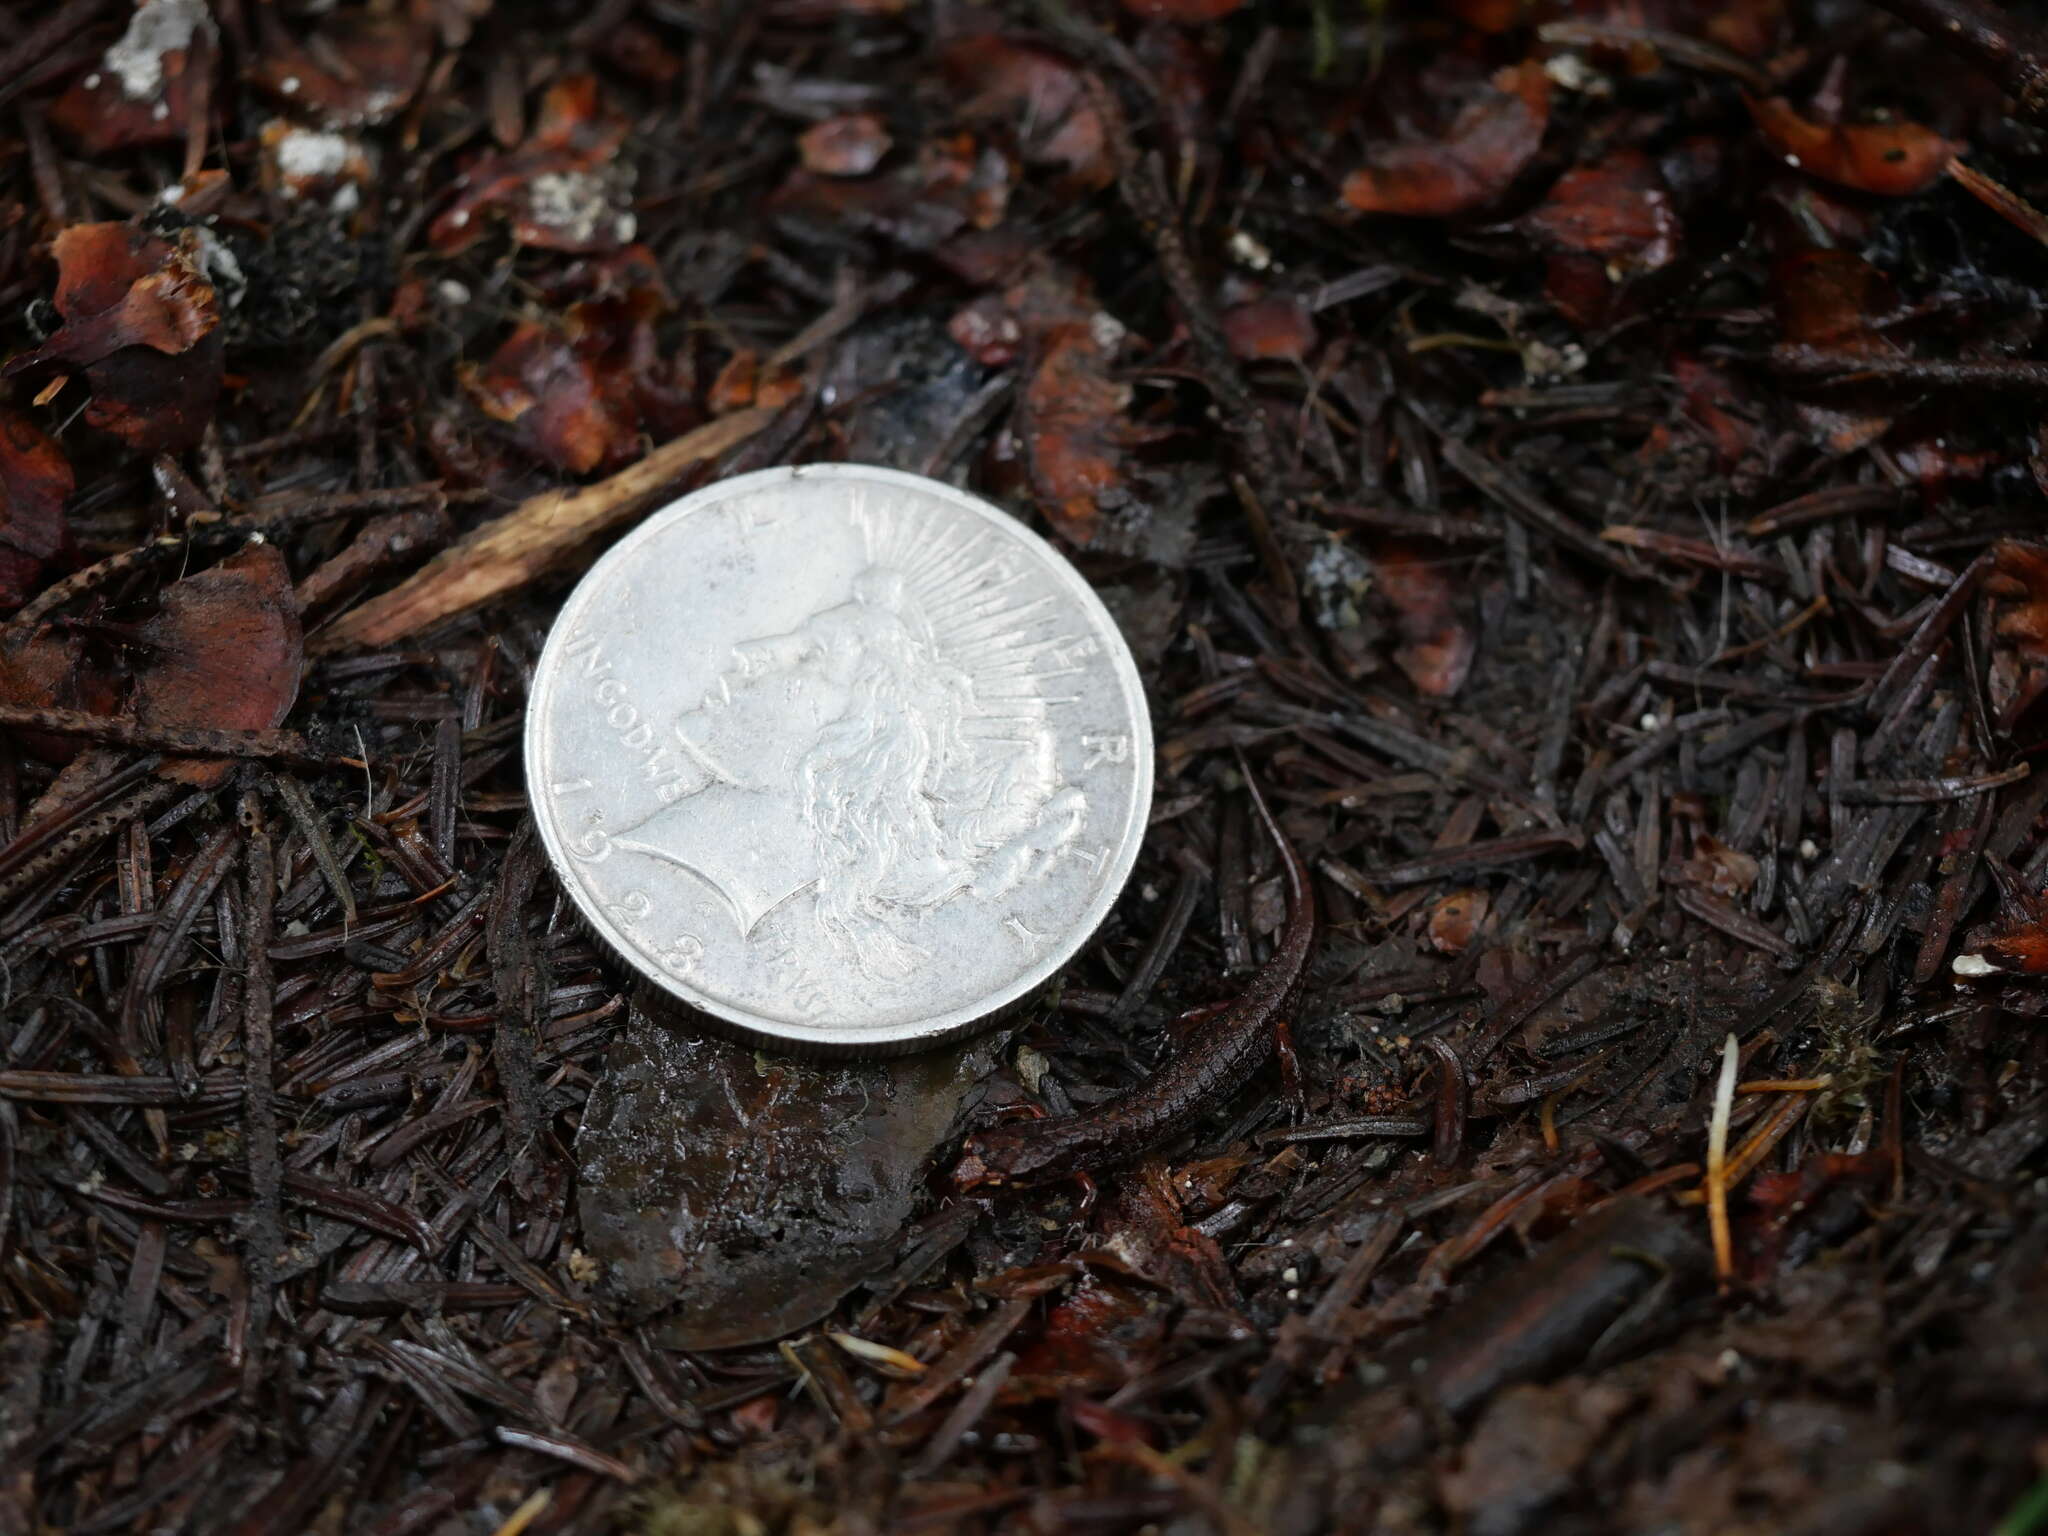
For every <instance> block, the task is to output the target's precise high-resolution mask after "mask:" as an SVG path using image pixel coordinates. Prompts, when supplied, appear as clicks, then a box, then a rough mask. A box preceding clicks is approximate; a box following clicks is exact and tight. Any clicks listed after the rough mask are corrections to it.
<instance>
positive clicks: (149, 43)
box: [102, 0, 214, 101]
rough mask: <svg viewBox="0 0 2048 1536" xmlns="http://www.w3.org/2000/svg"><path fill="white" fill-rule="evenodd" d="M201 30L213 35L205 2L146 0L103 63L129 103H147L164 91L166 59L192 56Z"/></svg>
mask: <svg viewBox="0 0 2048 1536" xmlns="http://www.w3.org/2000/svg"><path fill="white" fill-rule="evenodd" d="M202 28H203V29H204V30H205V32H206V34H207V36H209V37H211V36H212V35H213V30H214V29H213V17H212V16H210V15H209V14H208V13H207V9H206V5H205V0H144V3H143V4H142V5H141V6H140V7H138V8H137V10H136V12H135V14H134V15H133V16H131V17H130V18H129V19H128V30H127V31H126V32H123V33H122V34H121V40H120V41H119V42H117V43H115V44H114V46H113V47H111V48H109V49H108V50H107V52H106V56H105V58H104V59H103V60H102V63H104V64H105V66H106V68H107V69H108V71H110V72H111V73H112V74H113V76H114V78H115V79H117V80H119V81H120V82H121V93H122V94H123V95H124V96H126V97H127V98H128V99H129V100H130V101H148V100H149V99H150V98H152V97H154V96H156V95H157V94H158V93H159V92H161V91H162V90H163V87H164V55H165V54H167V53H180V52H189V51H190V50H191V47H192V39H193V38H194V37H195V36H196V35H197V34H198V33H199V32H200V30H201V29H202Z"/></svg>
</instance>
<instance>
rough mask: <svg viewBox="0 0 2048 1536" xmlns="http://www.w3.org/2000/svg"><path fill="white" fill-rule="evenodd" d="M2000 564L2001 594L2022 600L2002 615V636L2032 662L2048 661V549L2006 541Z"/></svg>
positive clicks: (1999, 586) (1999, 554) (1999, 623)
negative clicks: (2013, 643)
mask: <svg viewBox="0 0 2048 1536" xmlns="http://www.w3.org/2000/svg"><path fill="white" fill-rule="evenodd" d="M1997 560H1998V584H1997V590H1998V591H1999V592H2000V593H2001V594H2002V595H2004V596H2008V597H2016V598H2018V599H2019V601H2018V602H2017V603H2015V604H2014V605H2013V606H2012V607H2010V608H2008V609H2006V611H2005V612H2004V613H2002V614H2000V615H1999V618H1998V632H1999V634H2001V635H2003V636H2004V637H2005V638H2006V639H2008V640H2012V641H2015V642H2016V643H2017V644H2018V646H2019V649H2020V652H2021V654H2023V655H2025V656H2027V657H2029V658H2031V659H2032V660H2035V661H2042V660H2048V549H2044V548H2043V547H2041V546H2040V545H2038V544H2021V543H2019V542H2017V541H2015V540H2012V539H2006V540H2003V541H2001V542H2000V544H1999V545H1998V548H1997Z"/></svg>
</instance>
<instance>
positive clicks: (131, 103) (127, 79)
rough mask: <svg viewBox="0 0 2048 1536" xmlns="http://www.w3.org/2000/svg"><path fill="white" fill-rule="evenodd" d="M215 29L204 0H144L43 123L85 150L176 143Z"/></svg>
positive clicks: (200, 84)
mask: <svg viewBox="0 0 2048 1536" xmlns="http://www.w3.org/2000/svg"><path fill="white" fill-rule="evenodd" d="M215 31H216V29H215V27H214V22H213V18H212V16H210V15H209V14H208V13H207V9H206V5H205V3H204V0H143V4H141V5H139V6H137V7H136V8H135V10H134V12H133V13H132V14H131V15H130V16H129V18H128V27H127V30H126V31H124V32H123V33H122V34H121V36H120V37H119V39H117V40H116V41H115V42H114V44H113V45H112V46H111V47H109V48H108V49H107V51H106V53H105V54H103V55H102V56H101V58H100V63H99V67H98V68H97V69H94V70H90V71H88V72H87V73H86V74H84V75H82V76H80V77H79V78H78V79H77V80H75V81H73V82H72V84H71V86H70V88H69V89H68V90H66V91H65V92H64V94H63V95H62V96H60V97H58V98H57V101H56V104H55V105H54V106H52V107H51V108H50V121H51V122H52V123H54V124H55V125H56V126H57V127H58V128H60V129H62V130H63V131H64V132H65V133H68V134H69V135H71V137H72V138H74V139H76V140H77V141H78V143H79V146H80V147H81V148H83V149H84V150H85V152H86V153H87V154H89V155H102V154H107V153H110V152H112V151H114V150H118V149H133V148H135V147H137V146H138V145H144V144H175V143H177V142H179V141H181V140H182V139H184V137H185V136H186V134H187V133H189V132H190V131H191V128H192V107H193V99H194V94H195V92H196V91H199V90H203V89H206V88H207V83H208V82H207V78H206V77H207V76H208V75H210V74H211V73H212V70H213V58H214V46H213V45H214V38H215ZM202 104H203V102H202Z"/></svg>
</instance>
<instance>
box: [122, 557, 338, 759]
mask: <svg viewBox="0 0 2048 1536" xmlns="http://www.w3.org/2000/svg"><path fill="white" fill-rule="evenodd" d="M142 638H143V640H144V642H145V644H146V645H147V647H148V649H147V652H146V654H145V656H144V659H143V660H142V661H141V662H139V663H138V664H137V666H136V670H135V692H134V699H133V704H134V711H135V718H136V719H137V720H138V721H140V722H141V723H142V724H144V725H153V726H167V727H179V726H186V727H192V726H197V727H203V728H205V729H208V730H229V731H259V730H269V729H270V728H271V727H273V726H276V725H279V724H281V723H282V722H283V720H284V717H285V716H286V715H287V714H289V713H291V707H292V702H293V700H295V699H296V698H297V697H298V694H299V675H300V672H301V671H302V669H303V667H304V664H305V637H304V636H303V634H302V633H301V632H300V628H299V609H298V604H297V603H296V602H295V601H294V600H293V597H292V580H291V572H290V571H289V570H287V569H286V567H285V563H284V556H283V555H281V554H279V553H278V552H277V547H276V546H275V545H272V544H257V543H252V544H247V545H244V546H243V547H242V548H241V549H239V550H237V551H236V552H235V553H234V554H232V555H230V556H229V557H228V558H227V559H225V560H223V561H222V562H221V563H220V564H219V565H217V566H215V567H214V568H213V569H212V570H210V571H201V572H199V574H197V575H196V576H187V577H186V578H185V579H184V580H183V581H179V582H174V583H173V584H172V585H171V586H170V587H169V588H168V589H167V590H166V591H165V593H164V599H163V606H162V607H161V608H160V609H159V610H158V611H157V613H156V615H155V616H154V617H153V618H151V619H149V620H148V621H147V622H146V623H144V624H143V625H142ZM228 768H229V764H228V763H226V762H224V761H220V760H216V759H204V760H194V761H190V762H182V763H179V764H176V765H175V766H173V767H171V768H167V769H166V770H164V771H165V774H166V776H168V777H172V778H177V779H181V780H183V781H184V782H186V783H189V784H193V785H195V786H198V787H202V788H203V787H205V786H207V785H210V784H217V783H219V782H220V781H221V779H222V778H223V777H225V776H226V774H227V771H228Z"/></svg>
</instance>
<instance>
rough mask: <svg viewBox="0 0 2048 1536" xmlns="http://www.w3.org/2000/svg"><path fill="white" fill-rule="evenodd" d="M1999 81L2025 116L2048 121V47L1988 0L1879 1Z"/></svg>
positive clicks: (2036, 35) (2029, 29)
mask: <svg viewBox="0 0 2048 1536" xmlns="http://www.w3.org/2000/svg"><path fill="white" fill-rule="evenodd" d="M1877 3H1878V4H1879V5H1881V6H1883V7H1884V8H1885V9H1886V10H1888V11H1890V12H1891V13H1892V14H1893V15H1894V16H1896V17H1898V18H1899V19H1900V20H1901V21H1905V22H1910V23H1911V24H1912V25H1914V26H1916V27H1918V28H1919V29H1920V30H1921V31H1922V32H1925V33H1926V34H1927V35H1928V36H1929V37H1932V38H1936V39H1938V40H1939V41H1941V42H1943V43H1946V44H1947V45H1948V46H1949V47H1950V48H1952V49H1954V50H1955V51H1956V52H1957V53H1960V54H1961V55H1962V56H1963V57H1964V58H1966V59H1968V60H1969V61H1970V62H1971V63H1972V64H1975V65H1976V66H1977V67H1978V68H1979V69H1981V70H1983V71H1984V73H1985V74H1987V75H1989V76H1990V77H1991V78H1992V79H1994V80H1996V81H1997V82H1998V83H1999V85H2000V86H2001V87H2003V88H2004V89H2005V90H2006V91H2007V92H2008V93H2009V94H2010V95H2011V96H2012V98H2013V100H2014V102H2015V103H2017V104H2018V106H2019V110H2020V112H2021V114H2022V115H2023V116H2026V117H2030V118H2033V119H2034V120H2035V121H2037V122H2040V121H2048V43H2044V40H2043V39H2042V38H2041V36H2040V35H2039V34H2038V33H2036V32H2035V31H2034V29H2033V28H2032V27H2030V26H2028V25H2027V24H2026V23H2024V22H2021V21H2019V20H2017V19H2015V18H2014V17H2012V16H2009V15H2007V14H2006V13H2005V12H2004V11H2002V10H2000V9H1999V8H1998V7H1997V6H1995V5H1990V4H1988V3H1986V0H1877Z"/></svg>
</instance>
